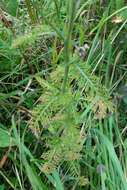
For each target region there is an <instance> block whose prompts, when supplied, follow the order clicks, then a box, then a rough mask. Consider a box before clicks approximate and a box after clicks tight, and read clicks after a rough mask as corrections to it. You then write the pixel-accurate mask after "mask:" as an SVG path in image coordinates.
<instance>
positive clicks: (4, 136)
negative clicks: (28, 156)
mask: <svg viewBox="0 0 127 190" xmlns="http://www.w3.org/2000/svg"><path fill="white" fill-rule="evenodd" d="M0 136H1V138H0V147H8V146H9V145H10V143H11V142H12V146H14V145H15V140H14V138H11V137H10V136H9V134H8V132H7V131H5V130H2V129H0Z"/></svg>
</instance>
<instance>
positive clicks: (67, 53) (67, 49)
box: [62, 0, 77, 93]
mask: <svg viewBox="0 0 127 190" xmlns="http://www.w3.org/2000/svg"><path fill="white" fill-rule="evenodd" d="M76 1H77V0H71V2H70V8H69V26H68V32H67V37H66V39H65V41H64V57H65V71H64V79H63V84H62V92H63V93H64V92H65V89H66V83H67V79H68V73H69V61H70V40H71V35H72V30H73V24H74V17H75V11H76V3H77V2H76Z"/></svg>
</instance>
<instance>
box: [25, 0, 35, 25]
mask: <svg viewBox="0 0 127 190" xmlns="http://www.w3.org/2000/svg"><path fill="white" fill-rule="evenodd" d="M25 2H26V7H27V10H28V14H29V17H30V20H31V23H32V24H36V23H37V18H36V15H35V12H34V10H33V8H32V6H31V2H30V0H25Z"/></svg>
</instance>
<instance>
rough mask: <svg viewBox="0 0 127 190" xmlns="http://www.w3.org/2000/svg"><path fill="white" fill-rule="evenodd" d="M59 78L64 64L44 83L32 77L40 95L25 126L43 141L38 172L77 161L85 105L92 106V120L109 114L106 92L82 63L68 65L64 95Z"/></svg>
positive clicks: (80, 148)
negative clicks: (40, 87) (63, 163)
mask: <svg viewBox="0 0 127 190" xmlns="http://www.w3.org/2000/svg"><path fill="white" fill-rule="evenodd" d="M74 56H76V55H74ZM73 59H74V57H73ZM76 60H77V59H76ZM63 75H64V64H61V65H59V66H58V67H57V68H56V70H55V71H53V72H51V74H50V77H49V78H48V79H47V80H44V79H41V78H39V77H36V79H37V81H38V82H39V83H40V84H41V86H42V87H43V89H44V93H43V94H42V95H41V97H40V98H39V104H38V105H37V106H36V107H35V108H34V110H33V111H32V115H33V116H32V117H31V120H30V121H29V127H30V128H31V129H32V130H33V131H34V134H35V136H36V137H37V138H41V139H42V140H43V141H45V151H44V152H43V153H42V158H43V159H45V160H48V163H47V162H46V163H45V164H43V166H42V170H43V171H45V172H47V173H51V172H52V170H53V169H54V168H56V167H57V166H58V165H59V164H60V163H61V162H65V161H66V162H70V161H75V160H79V159H81V157H82V154H81V150H82V147H83V145H82V144H83V139H84V134H83V133H82V132H81V125H82V123H83V117H82V116H83V114H84V112H85V110H86V109H87V108H88V106H89V104H91V105H92V106H91V109H89V112H91V113H92V114H93V116H94V118H95V119H98V118H104V117H105V115H106V111H107V109H108V110H109V111H113V106H112V104H111V103H110V101H109V98H110V97H109V96H108V95H107V94H108V91H107V90H106V89H105V88H104V87H103V86H102V85H101V83H100V81H99V79H98V78H97V77H96V76H95V75H93V74H91V69H90V67H89V66H88V65H86V63H85V62H83V61H81V60H79V59H78V61H75V62H74V63H73V64H71V66H70V72H69V77H68V82H67V88H66V92H65V93H62V92H61V85H62V81H63ZM89 112H88V113H89ZM76 175H77V174H76Z"/></svg>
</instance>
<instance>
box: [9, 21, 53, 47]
mask: <svg viewBox="0 0 127 190" xmlns="http://www.w3.org/2000/svg"><path fill="white" fill-rule="evenodd" d="M44 35H55V33H54V32H52V31H51V29H50V27H49V26H47V25H38V26H36V27H35V28H34V29H33V31H32V32H30V33H28V34H26V35H25V36H21V37H19V38H18V39H16V40H15V41H14V42H13V44H12V46H11V48H16V47H17V46H19V45H26V44H28V43H32V42H34V41H35V40H36V39H37V37H39V36H44Z"/></svg>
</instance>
